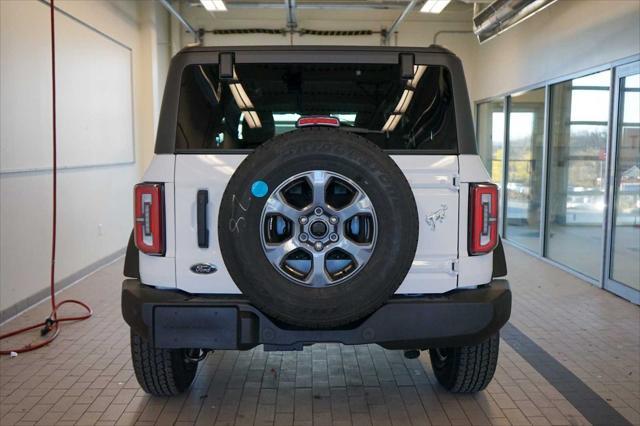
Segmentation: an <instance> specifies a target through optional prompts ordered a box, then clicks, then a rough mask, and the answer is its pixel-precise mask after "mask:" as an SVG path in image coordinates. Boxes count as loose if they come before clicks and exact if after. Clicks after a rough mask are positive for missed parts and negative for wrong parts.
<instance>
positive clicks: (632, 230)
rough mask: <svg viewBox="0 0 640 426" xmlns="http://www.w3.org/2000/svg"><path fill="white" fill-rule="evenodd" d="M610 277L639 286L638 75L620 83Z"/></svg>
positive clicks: (639, 149) (639, 152)
mask: <svg viewBox="0 0 640 426" xmlns="http://www.w3.org/2000/svg"><path fill="white" fill-rule="evenodd" d="M620 117H621V119H620V120H619V123H618V145H617V160H616V178H615V192H614V209H615V211H614V215H613V219H614V222H613V232H612V238H613V239H612V247H611V255H612V259H611V278H613V279H614V280H616V281H618V282H620V283H623V284H626V285H628V286H629V287H632V288H635V289H636V290H640V75H639V74H635V75H632V76H628V77H625V78H623V79H622V80H621V83H620Z"/></svg>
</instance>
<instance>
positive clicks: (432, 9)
mask: <svg viewBox="0 0 640 426" xmlns="http://www.w3.org/2000/svg"><path fill="white" fill-rule="evenodd" d="M200 1H202V0H200ZM450 1H451V0H427V1H426V2H425V4H424V6H422V9H420V12H422V13H440V12H442V10H443V9H444V8H445V7H447V5H448V4H449V2H450Z"/></svg>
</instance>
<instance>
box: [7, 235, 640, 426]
mask: <svg viewBox="0 0 640 426" xmlns="http://www.w3.org/2000/svg"><path fill="white" fill-rule="evenodd" d="M506 252H507V256H508V265H509V277H508V278H509V280H510V282H511V284H512V288H513V292H514V305H513V314H512V319H511V321H510V323H509V324H508V325H507V326H506V327H505V328H504V329H503V331H502V341H501V352H500V360H499V366H498V370H497V372H496V376H495V379H494V381H493V382H492V383H491V385H490V386H489V388H488V389H487V390H486V391H484V392H481V393H478V394H476V395H462V396H456V395H451V394H448V393H446V392H445V391H444V390H442V389H441V388H440V387H439V386H438V385H437V384H436V381H435V378H434V376H433V373H432V371H431V366H430V362H429V359H428V354H427V353H423V354H422V356H421V357H420V358H419V359H416V360H406V359H404V357H403V356H402V353H401V352H397V351H386V350H383V349H381V348H379V347H377V346H375V345H370V346H358V347H347V346H342V345H337V344H327V345H316V346H313V347H308V348H306V349H305V350H304V351H303V352H269V353H265V352H263V351H262V350H261V349H259V348H258V349H255V350H253V351H249V352H233V351H229V352H217V353H215V354H213V355H209V357H208V358H207V359H206V361H205V362H204V363H203V364H202V365H201V367H200V369H199V372H198V376H197V379H196V382H195V384H194V385H193V387H192V388H191V390H190V391H189V392H188V393H186V394H184V395H183V396H180V397H177V398H173V399H166V398H154V397H150V396H148V395H146V394H145V393H144V392H143V391H142V390H140V389H139V387H138V385H137V383H136V381H135V378H134V376H133V370H132V367H131V363H130V358H129V331H128V328H127V326H126V325H125V323H124V322H123V320H122V318H121V315H120V299H119V297H120V290H119V289H120V282H121V280H122V276H121V270H122V261H119V262H117V263H115V264H113V265H111V266H108V267H106V268H104V269H102V270H100V271H99V272H97V273H95V274H93V275H91V276H90V277H88V278H86V279H85V280H83V281H82V282H80V283H78V284H77V285H75V286H73V287H72V288H69V289H67V290H66V291H64V292H63V293H62V294H61V297H63V298H81V299H83V300H85V301H87V302H89V303H90V304H91V306H92V307H93V309H94V311H95V315H94V317H93V318H92V319H90V320H88V321H84V322H81V323H77V324H70V325H64V326H63V329H62V334H61V336H60V337H59V338H58V339H57V340H56V341H55V342H54V343H53V344H52V345H50V346H48V347H46V348H43V349H41V350H38V351H36V352H32V353H27V354H21V355H19V356H18V357H16V358H9V357H3V358H1V359H0V424H1V425H3V426H4V425H12V424H24V425H28V424H29V425H31V424H41V425H54V424H61V425H74V424H78V425H89V424H104V425H112V424H118V425H120V424H122V425H126V424H141V425H147V424H149V425H151V424H179V425H187V424H189V425H191V424H216V425H231V424H242V425H251V424H257V425H271V424H278V425H292V424H299V425H312V424H313V425H324V424H334V425H352V424H353V425H370V424H372V425H383V424H393V425H428V424H433V425H448V424H455V425H469V424H473V425H480V424H498V425H507V424H513V425H525V424H535V425H547V424H553V425H565V424H566V425H574V424H589V423H592V424H603V425H611V424H637V425H640V309H639V308H638V307H637V306H634V305H632V304H630V303H628V302H626V301H624V300H622V299H620V298H618V297H616V296H614V295H612V294H609V293H607V292H605V291H603V290H600V289H597V288H595V287H592V286H591V285H589V284H586V283H584V282H582V281H580V280H579V279H577V278H575V277H573V276H571V275H569V274H567V273H565V272H563V271H561V270H559V269H557V268H555V267H553V266H550V265H548V264H546V263H544V262H541V261H539V260H536V259H534V258H532V257H531V256H529V255H527V254H524V253H522V252H521V251H519V250H517V249H514V248H512V247H506ZM47 313H48V306H47V304H42V305H39V306H37V307H36V308H34V309H31V310H29V311H27V312H25V313H24V314H22V315H21V316H19V317H18V318H16V319H14V320H12V321H10V322H9V323H7V324H5V325H4V326H2V327H0V332H5V331H7V330H9V329H14V328H16V327H20V326H21V325H25V324H29V323H31V322H34V321H36V320H38V321H39V320H42V319H43V318H44V317H45V316H46V315H47ZM14 342H16V343H17V344H20V343H24V342H25V340H22V341H21V340H20V339H18V340H14Z"/></svg>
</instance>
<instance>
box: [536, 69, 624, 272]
mask: <svg viewBox="0 0 640 426" xmlns="http://www.w3.org/2000/svg"><path fill="white" fill-rule="evenodd" d="M610 79H611V72H610V71H604V72H600V73H597V74H592V75H588V76H586V77H581V78H577V79H575V80H570V81H565V82H562V83H558V84H555V85H553V86H551V128H550V134H549V137H550V157H549V182H548V191H547V193H548V194H549V195H548V201H547V236H546V238H547V245H546V251H547V253H546V254H547V256H548V257H549V258H551V259H553V260H556V261H558V262H560V263H562V264H564V265H567V266H569V267H570V268H572V269H575V270H576V271H578V272H581V273H583V274H585V275H588V276H590V277H593V278H597V277H598V276H599V274H600V268H601V263H602V261H601V259H602V257H603V256H602V235H603V233H602V225H603V221H604V214H605V207H606V203H605V186H606V158H607V154H606V147H607V131H608V125H609V86H610Z"/></svg>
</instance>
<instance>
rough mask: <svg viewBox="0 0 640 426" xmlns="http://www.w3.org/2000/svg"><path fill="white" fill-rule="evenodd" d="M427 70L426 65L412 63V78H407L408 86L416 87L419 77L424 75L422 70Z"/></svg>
mask: <svg viewBox="0 0 640 426" xmlns="http://www.w3.org/2000/svg"><path fill="white" fill-rule="evenodd" d="M426 70H427V66H426V65H414V66H413V79H411V80H409V86H410V87H413V88H414V89H415V88H416V87H418V83H420V79H421V78H422V76H423V75H424V72H425V71H426Z"/></svg>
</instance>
